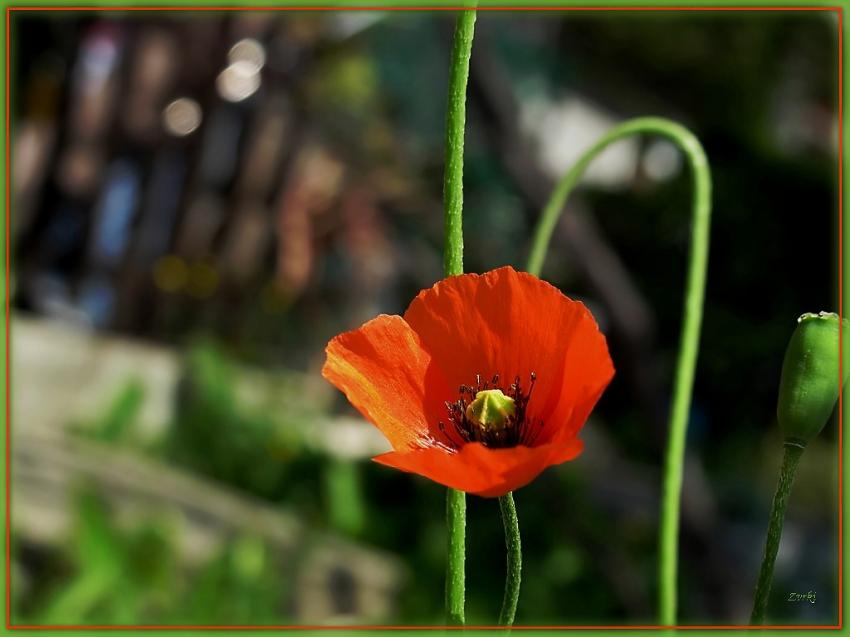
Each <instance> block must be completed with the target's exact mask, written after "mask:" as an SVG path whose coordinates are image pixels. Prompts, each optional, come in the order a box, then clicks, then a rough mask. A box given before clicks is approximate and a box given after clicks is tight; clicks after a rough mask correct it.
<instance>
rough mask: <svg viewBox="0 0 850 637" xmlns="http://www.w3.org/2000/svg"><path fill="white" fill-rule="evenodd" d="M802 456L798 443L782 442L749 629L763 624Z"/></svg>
mask: <svg viewBox="0 0 850 637" xmlns="http://www.w3.org/2000/svg"><path fill="white" fill-rule="evenodd" d="M802 455H803V447H801V446H799V445H797V444H791V443H787V442H786V443H785V454H784V455H783V457H782V468H781V469H780V470H779V483H778V484H777V485H776V493H775V494H774V496H773V505H772V506H771V507H770V522H769V523H768V526H767V538H766V540H765V543H764V557H762V560H761V570H760V571H759V579H758V583H757V584H756V595H755V599H754V600H753V614H752V615H751V616H750V624H751V625H752V626H761V625H762V624H763V623H764V612H765V610H766V609H767V600H768V597H769V596H770V585H771V583H772V582H773V565H774V564H775V563H776V554H777V553H778V552H779V541H780V540H781V539H782V523H783V522H784V521H785V510H786V509H787V508H788V496H789V495H790V494H791V486H792V485H793V484H794V476H795V475H796V473H797V465H798V464H799V462H800V457H801V456H802Z"/></svg>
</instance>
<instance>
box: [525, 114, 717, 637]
mask: <svg viewBox="0 0 850 637" xmlns="http://www.w3.org/2000/svg"><path fill="white" fill-rule="evenodd" d="M640 134H655V135H661V136H662V137H666V138H667V139H669V140H670V141H672V142H673V143H674V144H676V145H677V146H678V147H679V148H680V149H681V150H682V152H683V153H684V155H685V158H686V159H687V161H688V164H689V165H690V168H691V179H692V182H693V203H692V206H691V215H692V224H693V225H692V228H691V247H690V255H689V257H688V275H687V281H686V284H685V299H684V310H683V321H682V331H681V336H680V344H679V357H678V361H677V363H676V374H675V377H674V380H673V402H672V406H671V410H670V418H669V425H668V431H669V433H668V439H667V450H666V456H665V461H664V478H663V480H664V481H663V485H662V500H661V522H660V526H659V553H658V587H659V598H658V603H659V606H658V611H659V622H660V623H661V624H662V625H667V626H670V625H674V624H675V623H676V572H677V557H678V542H679V537H678V536H679V508H680V497H681V492H682V470H683V466H684V455H685V436H686V433H687V426H688V412H689V411H690V407H691V396H692V393H693V384H694V371H695V369H696V362H697V353H698V350H699V336H700V326H701V324H702V312H703V300H704V298H705V279H706V270H707V266H708V244H709V229H710V219H711V171H710V169H709V166H708V160H707V159H706V156H705V151H703V148H702V145H701V144H700V143H699V140H698V139H697V138H696V137H695V136H694V135H693V134H692V133H691V132H690V131H689V130H688V129H686V128H685V127H683V126H681V125H680V124H677V123H676V122H673V121H670V120H666V119H662V118H658V117H640V118H637V119H633V120H629V121H627V122H624V123H622V124H620V125H619V126H616V127H614V128H612V129H611V131H610V132H608V134H606V135H605V136H604V137H602V138H601V139H600V140H599V141H598V142H597V143H596V144H594V145H593V146H592V147H591V148H590V149H588V151H587V152H586V153H585V154H584V155H583V156H582V157H581V159H579V161H578V162H576V164H575V166H573V167H572V168H571V169H570V170H569V172H567V174H566V175H564V177H563V178H562V179H561V180H560V181H559V182H558V184H557V186H556V187H555V191H554V192H553V193H552V197H551V198H550V199H549V203H548V204H547V205H546V207H545V208H544V209H543V213H542V215H541V217H540V221H539V223H538V226H537V230H536V231H535V235H534V241H533V243H532V247H531V253H530V255H529V259H528V267H527V270H528V271H529V272H530V273H532V274H534V275H537V276H539V275H540V270H541V269H542V267H543V261H544V259H545V257H546V252H547V249H548V246H549V241H550V239H551V238H552V232H553V230H554V229H555V225H556V224H557V222H558V218H559V217H560V215H561V212H562V211H563V208H564V203H565V202H566V200H567V197H568V196H569V194H570V192H572V190H573V188H574V187H575V186H576V184H577V183H578V181H579V179H581V177H582V175H583V174H584V171H585V170H586V169H587V167H588V165H590V163H591V162H592V161H593V160H594V159H595V158H596V157H597V156H598V155H599V153H601V152H602V151H603V150H604V149H605V148H607V147H608V146H609V145H611V144H613V143H614V142H616V141H618V140H620V139H623V138H624V137H630V136H632V135H640Z"/></svg>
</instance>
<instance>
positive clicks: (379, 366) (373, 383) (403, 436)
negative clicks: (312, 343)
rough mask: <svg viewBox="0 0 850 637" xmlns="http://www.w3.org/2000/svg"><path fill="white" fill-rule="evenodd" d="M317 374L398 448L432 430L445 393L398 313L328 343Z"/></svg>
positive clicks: (430, 434)
mask: <svg viewBox="0 0 850 637" xmlns="http://www.w3.org/2000/svg"><path fill="white" fill-rule="evenodd" d="M325 351H326V353H327V360H326V362H325V365H324V367H323V368H322V376H324V377H325V378H326V379H327V380H328V381H330V382H331V383H332V384H333V385H335V386H336V387H337V388H338V389H340V390H341V391H342V392H343V393H344V394H345V395H346V397H347V398H348V400H349V402H351V404H352V405H354V407H356V408H357V410H358V411H359V412H360V413H361V414H363V416H364V417H365V418H366V419H367V420H368V421H370V422H371V423H372V424H374V425H375V426H376V427H377V428H378V429H380V430H381V433H383V434H384V436H386V438H387V440H388V441H389V442H390V444H391V445H392V447H393V449H395V450H397V451H405V450H408V449H409V448H410V447H412V446H415V445H416V444H417V443H419V442H421V441H422V439H423V438H424V439H427V438H433V437H439V435H438V434H437V433H436V432H435V431H434V429H435V428H436V425H437V423H438V422H439V420H440V419H441V418H445V413H446V412H445V407H444V406H443V404H442V402H440V401H442V400H445V397H446V396H449V395H450V392H449V391H448V387H447V385H446V383H445V380H444V379H443V377H442V373H441V372H440V370H439V369H438V368H437V367H436V366H435V365H434V364H433V363H432V359H431V356H430V354H429V353H428V352H426V351H425V350H424V349H423V348H422V346H421V342H420V338H419V336H418V335H417V334H416V333H415V332H414V331H413V330H412V329H411V328H410V326H409V325H408V324H407V323H406V322H405V321H404V319H402V318H401V317H400V316H388V315H386V314H382V315H380V316H378V317H377V318H374V319H372V320H371V321H369V322H368V323H365V324H364V325H363V326H361V327H360V328H358V329H356V330H352V331H350V332H346V333H344V334H340V335H339V336H337V337H335V338H334V339H333V340H331V342H330V343H328V346H327V348H326V350H325Z"/></svg>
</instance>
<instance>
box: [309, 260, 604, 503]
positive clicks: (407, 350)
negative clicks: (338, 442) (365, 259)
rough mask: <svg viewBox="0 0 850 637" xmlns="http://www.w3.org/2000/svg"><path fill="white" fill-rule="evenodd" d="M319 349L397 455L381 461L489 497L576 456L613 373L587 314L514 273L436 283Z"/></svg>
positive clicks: (327, 372)
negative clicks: (399, 308) (398, 310)
mask: <svg viewBox="0 0 850 637" xmlns="http://www.w3.org/2000/svg"><path fill="white" fill-rule="evenodd" d="M326 351H327V362H326V363H325V366H324V368H323V369H322V375H323V376H324V377H325V378H326V379H327V380H329V381H330V382H331V383H333V384H334V385H335V386H336V387H338V388H339V389H340V390H342V391H343V392H344V393H345V395H346V396H347V397H348V400H349V401H351V404H352V405H354V406H355V407H356V408H357V409H358V410H359V411H360V412H361V413H362V414H363V416H365V418H366V419H367V420H369V421H370V422H372V423H373V424H374V425H375V426H376V427H377V428H378V429H380V430H381V432H382V433H383V434H384V435H385V436H386V437H387V440H389V442H390V444H391V445H392V447H393V451H391V452H389V453H385V454H383V455H380V456H377V457H376V458H375V460H376V461H377V462H379V463H381V464H384V465H387V466H390V467H395V468H397V469H401V470H402V471H407V472H410V473H418V474H420V475H422V476H425V477H426V478H430V479H431V480H433V481H435V482H438V483H440V484H443V485H445V486H447V487H452V488H454V489H459V490H461V491H466V492H468V493H473V494H476V495H481V496H485V497H496V496H501V495H504V494H506V493H507V492H509V491H513V490H515V489H517V488H519V487H521V486H524V485H526V484H528V483H529V482H531V481H532V480H533V479H534V478H535V477H537V475H539V474H540V472H542V471H543V470H544V469H546V468H547V467H549V466H551V465H556V464H560V463H562V462H566V461H567V460H572V459H573V458H575V457H576V456H577V455H578V454H579V453H581V449H582V443H581V441H580V440H579V439H578V437H577V435H578V432H579V430H580V429H581V427H582V426H583V425H584V422H585V420H587V417H588V415H589V414H590V411H591V409H593V406H594V405H595V404H596V401H597V400H598V399H599V397H600V396H601V395H602V392H603V390H604V389H605V387H606V386H607V385H608V383H609V382H610V380H611V378H612V376H613V375H614V367H613V365H612V363H611V358H610V356H609V355H608V347H607V345H606V342H605V337H604V336H603V335H602V333H601V332H600V331H599V328H598V326H597V325H596V321H595V320H594V319H593V316H592V315H591V314H590V312H589V311H588V310H587V308H586V307H585V306H584V305H583V304H582V303H579V302H578V301H573V300H571V299H569V298H567V297H566V296H564V295H563V294H561V292H560V291H559V290H558V289H557V288H555V287H553V286H551V285H549V284H548V283H546V282H544V281H541V280H540V279H538V278H537V277H535V276H533V275H531V274H526V273H523V272H516V271H515V270H514V269H513V268H510V267H503V268H499V269H498V270H493V271H491V272H487V273H486V274H483V275H477V274H463V275H459V276H453V277H449V278H447V279H444V280H443V281H440V282H439V283H437V284H436V285H434V286H433V287H432V288H430V289H428V290H423V291H422V292H420V293H419V295H418V296H417V297H416V298H415V299H414V300H413V302H412V303H411V304H410V307H409V308H407V312H405V314H404V317H403V318H402V317H400V316H388V315H385V314H382V315H380V316H378V317H377V318H375V319H372V320H371V321H369V322H368V323H366V324H364V325H363V326H362V327H360V328H359V329H356V330H353V331H351V332H346V333H344V334H340V335H339V336H337V337H336V338H334V339H333V340H332V341H331V342H330V343H329V344H328V347H327V350H326Z"/></svg>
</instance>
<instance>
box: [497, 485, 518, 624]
mask: <svg viewBox="0 0 850 637" xmlns="http://www.w3.org/2000/svg"><path fill="white" fill-rule="evenodd" d="M499 511H500V512H501V514H502V524H503V525H504V526H505V547H506V548H507V553H508V564H507V575H506V576H505V596H504V597H503V598H502V611H501V612H500V613H499V624H500V625H501V626H513V623H514V617H515V616H516V605H517V602H518V601H519V584H520V578H521V575H522V545H521V543H520V538H519V520H518V519H517V515H516V506H515V505H514V495H513V493H508V494H507V495H503V496H502V497H501V498H499Z"/></svg>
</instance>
